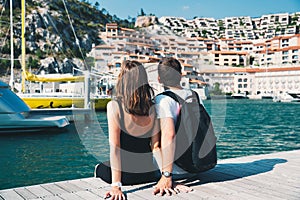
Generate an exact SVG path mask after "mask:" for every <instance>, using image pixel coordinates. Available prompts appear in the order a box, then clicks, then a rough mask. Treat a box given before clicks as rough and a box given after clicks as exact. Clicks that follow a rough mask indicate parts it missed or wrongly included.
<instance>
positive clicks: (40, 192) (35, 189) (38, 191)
mask: <svg viewBox="0 0 300 200" xmlns="http://www.w3.org/2000/svg"><path fill="white" fill-rule="evenodd" d="M25 188H26V189H27V190H28V191H30V192H31V193H33V194H34V195H35V196H37V197H41V198H43V197H46V196H53V195H52V194H51V193H50V192H49V191H48V190H46V189H44V188H42V187H41V186H40V185H34V186H28V187H25Z"/></svg>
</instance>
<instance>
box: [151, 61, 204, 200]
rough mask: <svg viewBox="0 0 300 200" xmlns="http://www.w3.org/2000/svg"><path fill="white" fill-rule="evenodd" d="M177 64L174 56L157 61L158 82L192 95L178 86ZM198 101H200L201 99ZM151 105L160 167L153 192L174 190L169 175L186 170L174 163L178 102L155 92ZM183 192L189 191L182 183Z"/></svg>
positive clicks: (178, 73)
mask: <svg viewBox="0 0 300 200" xmlns="http://www.w3.org/2000/svg"><path fill="white" fill-rule="evenodd" d="M180 80H181V64H180V62H179V61H178V60H176V59H174V58H169V57H168V58H163V59H162V60H161V61H160V62H159V64H158V81H159V82H160V83H162V84H163V85H164V88H165V90H171V91H172V92H174V93H175V94H177V95H178V96H180V97H181V98H182V99H186V98H187V97H188V96H190V95H192V91H191V90H188V89H183V88H182V87H181V85H180ZM201 103H202V102H201ZM155 108H156V112H157V118H158V119H159V120H160V126H161V138H160V148H161V155H160V156H161V158H158V159H159V160H158V159H157V158H156V161H157V162H158V165H159V167H160V169H161V172H162V176H161V179H160V180H159V182H158V183H157V185H156V186H155V187H154V194H157V193H159V194H161V195H163V194H164V193H166V194H170V193H174V192H175V191H174V190H173V189H174V188H175V189H176V187H175V185H174V183H173V182H172V176H173V174H187V172H186V171H184V170H183V169H181V168H179V167H178V166H176V165H175V164H174V163H173V162H174V154H175V148H176V146H175V135H176V134H175V124H176V120H177V116H178V114H179V111H180V105H179V104H178V103H177V102H176V101H175V100H173V99H172V98H171V97H169V96H166V95H162V94H161V95H158V96H156V97H155ZM181 189H182V190H185V191H186V192H189V191H191V189H189V188H188V187H186V186H181Z"/></svg>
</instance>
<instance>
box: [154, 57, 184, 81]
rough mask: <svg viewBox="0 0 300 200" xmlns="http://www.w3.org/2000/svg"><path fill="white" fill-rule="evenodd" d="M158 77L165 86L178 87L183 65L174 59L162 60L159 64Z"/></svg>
mask: <svg viewBox="0 0 300 200" xmlns="http://www.w3.org/2000/svg"><path fill="white" fill-rule="evenodd" d="M158 75H159V77H160V82H161V83H162V84H164V86H178V85H179V84H180V80H181V64H180V62H179V61H178V60H177V59H175V58H172V57H166V58H162V59H161V61H160V62H159V64H158Z"/></svg>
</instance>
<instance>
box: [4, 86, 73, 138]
mask: <svg viewBox="0 0 300 200" xmlns="http://www.w3.org/2000/svg"><path fill="white" fill-rule="evenodd" d="M30 111H31V109H30V108H29V107H28V106H27V104H25V103H24V101H23V100H22V99H20V98H19V97H18V96H17V95H16V94H15V93H14V92H12V91H11V90H10V89H9V86H8V85H7V84H6V83H4V82H2V81H0V133H12V132H14V133H22V132H34V131H46V132H49V131H52V130H59V129H61V128H64V127H66V126H68V125H69V121H68V120H67V118H66V117H65V116H44V115H36V114H31V112H30Z"/></svg>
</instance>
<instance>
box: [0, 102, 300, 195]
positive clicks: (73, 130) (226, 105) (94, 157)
mask: <svg viewBox="0 0 300 200" xmlns="http://www.w3.org/2000/svg"><path fill="white" fill-rule="evenodd" d="M204 104H205V107H206V109H207V110H208V112H209V113H210V114H211V117H212V120H213V124H214V128H215V131H216V136H217V139H218V140H217V152H218V159H225V158H233V157H240V156H247V155H254V154H265V153H272V152H278V151H288V150H294V149H300V123H299V121H300V104H299V103H274V102H272V101H271V100H244V99H243V100H234V99H230V100H206V101H204ZM93 117H94V118H93V119H94V121H92V122H86V121H80V120H76V118H75V122H74V123H73V124H72V125H71V126H70V127H68V128H67V129H65V130H64V131H61V132H56V133H46V132H40V133H34V134H6V135H0V189H6V188H12V187H19V186H27V185H34V184H41V183H48V182H54V181H62V180H70V179H77V178H84V177H91V176H93V171H94V166H95V165H96V164H97V163H99V162H102V161H106V160H108V159H109V143H108V131H107V130H108V127H107V120H106V112H97V113H96V112H95V113H94V116H93Z"/></svg>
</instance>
